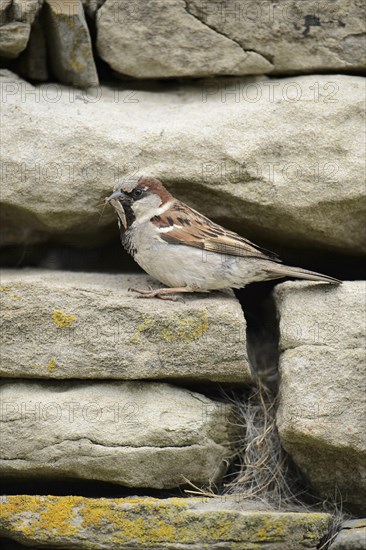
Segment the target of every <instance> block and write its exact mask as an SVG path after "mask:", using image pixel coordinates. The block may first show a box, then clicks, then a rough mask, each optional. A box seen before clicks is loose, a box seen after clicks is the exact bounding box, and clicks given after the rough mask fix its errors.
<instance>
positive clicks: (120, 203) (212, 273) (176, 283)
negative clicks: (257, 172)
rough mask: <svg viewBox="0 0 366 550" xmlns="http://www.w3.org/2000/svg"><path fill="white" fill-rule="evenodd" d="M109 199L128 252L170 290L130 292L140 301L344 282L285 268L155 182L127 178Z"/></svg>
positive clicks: (158, 182)
mask: <svg viewBox="0 0 366 550" xmlns="http://www.w3.org/2000/svg"><path fill="white" fill-rule="evenodd" d="M106 201H108V202H109V204H110V205H111V206H112V207H113V208H114V209H115V212H116V214H117V219H118V225H119V229H120V233H121V240H122V244H123V246H124V248H125V249H126V250H127V252H129V253H130V254H131V255H132V256H133V258H134V259H135V261H136V262H137V263H138V264H139V266H140V267H142V269H144V270H145V271H146V272H147V273H148V274H149V275H151V276H152V277H154V278H155V279H157V280H158V281H160V282H161V283H163V284H164V285H165V286H166V287H168V288H161V289H157V290H152V289H150V290H140V289H131V290H134V291H135V292H138V293H140V296H139V297H142V298H154V297H156V298H162V299H166V300H167V299H168V300H169V299H170V300H176V299H177V298H176V297H174V296H171V294H176V293H181V292H208V291H210V290H222V289H225V288H242V287H244V286H245V285H248V284H249V283H253V282H257V281H265V280H268V279H280V278H282V277H296V278H298V279H308V280H310V281H324V282H327V283H340V282H341V281H338V280H337V279H333V278H332V277H328V276H326V275H321V274H319V273H315V272H313V271H308V270H306V269H301V268H299V267H290V266H287V265H283V264H282V263H281V260H280V259H279V258H277V256H276V255H275V254H273V253H271V252H268V251H267V250H264V249H263V248H260V247H259V246H257V245H255V244H253V243H251V242H250V241H248V240H247V239H244V238H243V237H241V236H240V235H238V234H237V233H233V232H232V231H228V230H227V229H224V228H223V227H221V226H220V225H218V224H216V223H214V222H212V221H211V220H209V219H208V218H206V217H205V216H203V215H202V214H200V213H199V212H197V211H196V210H193V208H190V207H189V206H187V205H186V204H184V203H183V202H180V201H179V200H177V199H175V198H174V197H173V196H172V195H171V194H170V193H169V192H168V191H167V189H165V187H164V186H163V184H162V183H161V182H160V181H159V180H157V179H155V178H151V177H140V178H138V179H135V180H129V181H128V182H126V183H123V184H122V185H119V186H118V187H117V189H116V190H115V191H114V193H112V195H111V196H110V197H108V198H106Z"/></svg>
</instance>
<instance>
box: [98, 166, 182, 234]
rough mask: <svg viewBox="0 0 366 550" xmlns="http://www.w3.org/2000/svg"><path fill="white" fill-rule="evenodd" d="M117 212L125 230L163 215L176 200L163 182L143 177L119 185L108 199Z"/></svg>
mask: <svg viewBox="0 0 366 550" xmlns="http://www.w3.org/2000/svg"><path fill="white" fill-rule="evenodd" d="M106 200H107V201H108V202H109V204H110V205H111V206H113V208H114V209H115V211H116V214H117V216H118V218H119V220H120V222H121V224H122V226H123V228H124V229H128V228H129V227H130V226H131V225H132V224H133V223H134V222H136V224H140V223H144V222H146V221H148V220H150V219H151V218H153V217H154V216H158V215H160V214H162V213H163V212H164V211H165V210H167V209H168V208H169V206H170V203H171V202H172V201H173V200H174V199H173V196H172V195H171V194H170V193H169V191H167V189H165V187H164V186H163V184H162V183H161V181H159V180H157V179H155V178H151V177H145V176H141V177H138V178H133V179H129V180H128V181H125V182H123V183H122V184H118V185H117V186H116V187H115V189H114V192H113V193H112V195H110V196H109V197H107V199H106Z"/></svg>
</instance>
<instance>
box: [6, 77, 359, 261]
mask: <svg viewBox="0 0 366 550" xmlns="http://www.w3.org/2000/svg"><path fill="white" fill-rule="evenodd" d="M1 83H2V99H3V102H2V109H1V111H2V119H3V126H4V128H5V129H6V131H4V132H3V140H2V144H1V154H2V163H3V164H2V196H1V201H2V243H3V244H7V245H11V244H14V245H15V244H19V243H20V244H24V243H25V242H26V243H27V244H30V243H32V242H37V241H40V240H47V239H48V238H50V237H51V236H52V237H53V238H58V239H63V240H66V241H67V242H74V241H76V240H78V242H82V243H87V244H88V245H90V243H92V242H95V241H96V239H97V238H99V237H101V236H102V235H103V234H104V232H105V231H106V227H108V228H109V233H108V234H109V235H110V230H111V228H113V230H114V231H115V233H116V234H117V224H116V221H115V216H114V215H112V212H111V209H109V208H105V210H104V212H103V215H102V206H101V204H102V200H103V198H104V197H105V196H108V195H109V194H110V193H111V189H112V188H113V187H114V185H115V184H116V183H118V182H119V181H121V180H122V179H123V178H125V177H128V176H131V175H132V174H135V173H137V172H139V173H142V174H145V175H152V176H155V177H158V178H160V179H161V180H162V181H163V183H165V184H166V185H167V187H168V188H169V189H170V190H171V191H173V192H174V193H175V195H176V196H177V197H178V198H179V199H181V200H184V201H185V202H188V203H189V204H190V205H191V206H193V207H194V208H197V209H199V210H201V211H203V213H204V214H206V215H208V216H209V217H212V218H213V219H215V221H219V222H221V223H224V224H225V225H226V226H228V228H229V229H234V230H236V231H239V232H241V233H242V234H243V235H244V236H247V237H249V238H252V239H254V240H256V239H266V240H267V242H268V241H272V242H274V243H278V244H279V243H283V244H284V245H286V246H296V248H301V247H313V248H314V247H317V248H320V249H321V248H322V249H329V250H332V251H336V252H341V253H347V254H359V253H361V252H364V251H365V246H366V245H365V242H366V240H365V238H364V218H365V213H366V196H365V186H364V185H363V182H362V178H361V177H360V174H362V173H363V169H364V154H363V153H364V151H363V146H362V144H363V136H364V124H363V116H364V94H365V79H363V78H361V77H355V76H339V75H338V76H336V75H327V76H324V75H322V76H320V75H316V76H304V77H300V78H292V79H283V80H278V81H275V80H270V81H269V80H262V81H249V82H248V81H245V80H229V81H225V82H224V83H217V82H207V81H205V82H201V83H198V84H197V85H191V86H188V87H183V86H182V87H179V86H178V87H177V88H174V87H173V88H172V89H171V90H170V91H166V90H165V91H161V92H160V93H156V92H148V91H145V92H142V91H137V90H133V89H129V90H127V89H123V90H122V89H119V90H118V89H109V88H106V87H101V88H98V89H97V90H95V95H94V96H93V95H92V94H91V92H90V95H88V94H86V93H83V92H81V91H75V90H73V89H72V88H64V87H62V86H58V85H55V84H45V85H43V86H39V87H33V86H31V85H30V84H28V83H26V82H22V81H19V80H14V77H12V76H11V73H5V74H3V78H2V80H1ZM70 120H72V124H70ZM172 120H174V124H172ZM25 129H26V131H25ZM350 135H352V136H353V139H352V140H350V139H349V136H350ZM32 143H36V144H37V147H36V149H34V148H33V146H32V145H31V144H32ZM340 219H341V220H342V223H339V220H340Z"/></svg>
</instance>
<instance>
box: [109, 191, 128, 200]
mask: <svg viewBox="0 0 366 550" xmlns="http://www.w3.org/2000/svg"><path fill="white" fill-rule="evenodd" d="M125 197H126V195H125V194H124V193H122V191H115V192H114V193H112V194H111V195H110V196H109V197H107V198H106V201H108V202H111V201H118V200H120V199H124V198H125Z"/></svg>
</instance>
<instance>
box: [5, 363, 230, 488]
mask: <svg viewBox="0 0 366 550" xmlns="http://www.w3.org/2000/svg"><path fill="white" fill-rule="evenodd" d="M95 375H96V376H98V372H96V373H95ZM0 393H1V442H0V444H1V453H0V454H1V460H0V473H1V476H2V477H4V476H7V477H10V478H36V479H43V480H44V479H47V478H48V479H62V478H65V479H89V480H100V481H105V482H111V483H118V484H120V485H125V486H128V487H151V488H156V489H163V488H173V487H178V486H180V485H185V484H186V483H187V480H189V481H191V482H192V483H194V484H199V485H200V484H203V485H207V484H209V483H210V482H213V483H215V482H218V481H219V480H220V478H221V476H222V475H223V474H224V472H225V471H226V468H227V465H228V459H229V457H230V455H231V454H232V451H233V448H232V444H233V440H234V438H235V435H234V432H233V427H232V425H231V422H232V420H233V419H232V417H231V412H232V411H231V407H230V406H229V405H225V404H223V403H220V402H217V401H213V400H211V399H208V398H207V397H205V396H203V395H200V394H198V393H193V392H191V391H189V390H186V389H181V388H178V387H175V386H171V385H168V384H161V383H155V382H81V381H79V382H76V381H75V380H73V381H72V382H61V381H58V382H46V381H21V380H18V381H8V382H7V381H3V382H1V384H0Z"/></svg>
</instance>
